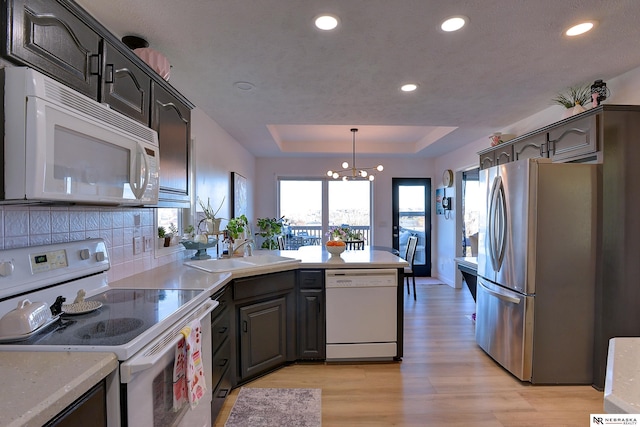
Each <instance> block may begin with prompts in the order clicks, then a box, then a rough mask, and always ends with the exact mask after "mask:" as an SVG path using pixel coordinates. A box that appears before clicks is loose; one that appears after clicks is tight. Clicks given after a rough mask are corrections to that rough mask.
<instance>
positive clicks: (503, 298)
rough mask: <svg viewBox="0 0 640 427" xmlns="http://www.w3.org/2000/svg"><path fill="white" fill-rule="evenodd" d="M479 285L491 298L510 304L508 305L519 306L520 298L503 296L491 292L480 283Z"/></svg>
mask: <svg viewBox="0 0 640 427" xmlns="http://www.w3.org/2000/svg"><path fill="white" fill-rule="evenodd" d="M479 285H480V286H481V287H482V289H483V290H484V291H485V292H486V293H488V294H489V295H491V296H493V297H496V298H498V299H501V300H503V301H506V302H510V303H513V304H520V298H516V297H510V296H508V295H504V294H501V293H499V292H496V291H492V290H491V289H489V288H487V287H486V286H484V285H483V284H482V283H479Z"/></svg>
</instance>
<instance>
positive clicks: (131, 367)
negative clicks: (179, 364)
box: [120, 300, 218, 383]
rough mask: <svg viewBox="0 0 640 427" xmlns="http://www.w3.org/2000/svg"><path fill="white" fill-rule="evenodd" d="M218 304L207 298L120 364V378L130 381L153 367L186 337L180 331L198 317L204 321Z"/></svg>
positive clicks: (122, 380)
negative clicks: (145, 347)
mask: <svg viewBox="0 0 640 427" xmlns="http://www.w3.org/2000/svg"><path fill="white" fill-rule="evenodd" d="M217 306H218V302H217V301H214V300H207V301H206V302H205V303H204V304H203V305H202V306H200V307H199V308H198V309H197V310H196V311H195V312H193V313H192V315H190V316H188V317H187V318H186V319H185V320H183V321H182V322H180V323H179V324H178V326H176V327H172V328H171V330H169V331H167V332H166V333H164V334H163V335H161V336H160V337H158V338H157V339H156V340H154V341H153V342H152V343H151V344H149V346H148V347H147V349H146V350H142V351H141V352H140V355H136V356H133V357H132V358H131V359H129V360H128V361H127V362H125V363H123V364H122V365H121V366H120V380H121V382H122V383H128V382H130V381H131V380H132V379H133V375H134V374H135V373H137V372H141V371H144V370H146V369H149V368H151V367H152V366H153V365H155V364H156V363H158V361H159V360H160V359H162V357H164V355H165V354H167V352H168V351H171V352H173V351H174V350H175V348H176V345H178V343H179V342H180V341H181V340H183V339H184V336H183V335H182V334H181V333H180V331H181V330H182V329H183V328H184V327H185V326H187V325H188V324H189V323H191V322H192V321H194V320H196V319H198V320H200V321H202V319H204V318H205V317H206V316H207V315H208V314H209V313H211V312H212V311H213V310H214V309H215V308H216V307H217Z"/></svg>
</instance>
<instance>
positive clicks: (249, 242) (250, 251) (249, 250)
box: [233, 239, 254, 256]
mask: <svg viewBox="0 0 640 427" xmlns="http://www.w3.org/2000/svg"><path fill="white" fill-rule="evenodd" d="M243 246H246V248H245V249H246V250H245V256H252V255H253V247H254V242H253V239H247V240H245V241H244V242H242V243H240V244H239V245H238V247H234V248H233V253H235V252H236V251H237V250H238V249H240V248H241V247H243Z"/></svg>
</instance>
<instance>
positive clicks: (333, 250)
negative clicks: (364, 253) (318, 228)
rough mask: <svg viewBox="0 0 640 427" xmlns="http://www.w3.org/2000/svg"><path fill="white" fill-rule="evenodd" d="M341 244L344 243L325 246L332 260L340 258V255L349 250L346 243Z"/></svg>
mask: <svg viewBox="0 0 640 427" xmlns="http://www.w3.org/2000/svg"><path fill="white" fill-rule="evenodd" d="M340 243H342V245H335V244H334V245H329V244H326V245H325V248H327V252H329V253H330V254H331V258H340V254H341V253H342V252H344V251H345V249H346V248H347V245H346V244H345V243H344V242H340Z"/></svg>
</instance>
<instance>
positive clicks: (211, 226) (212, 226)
mask: <svg viewBox="0 0 640 427" xmlns="http://www.w3.org/2000/svg"><path fill="white" fill-rule="evenodd" d="M224 199H225V198H224V197H222V201H221V202H220V206H218V209H215V210H214V209H213V208H212V207H211V203H210V202H209V198H208V197H207V204H206V206H205V204H204V202H203V201H202V200H201V199H200V198H198V203H199V204H200V207H201V208H202V212H203V214H204V218H202V219H201V220H200V222H199V223H198V228H200V224H202V223H203V222H204V223H205V224H206V231H207V233H208V234H217V233H219V232H220V221H222V218H217V217H216V215H218V212H220V209H222V205H223V203H224Z"/></svg>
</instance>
